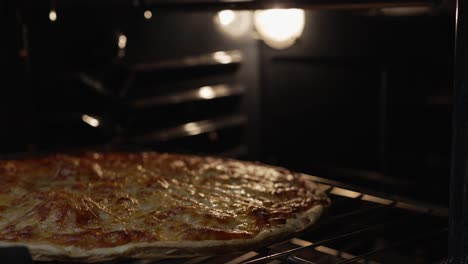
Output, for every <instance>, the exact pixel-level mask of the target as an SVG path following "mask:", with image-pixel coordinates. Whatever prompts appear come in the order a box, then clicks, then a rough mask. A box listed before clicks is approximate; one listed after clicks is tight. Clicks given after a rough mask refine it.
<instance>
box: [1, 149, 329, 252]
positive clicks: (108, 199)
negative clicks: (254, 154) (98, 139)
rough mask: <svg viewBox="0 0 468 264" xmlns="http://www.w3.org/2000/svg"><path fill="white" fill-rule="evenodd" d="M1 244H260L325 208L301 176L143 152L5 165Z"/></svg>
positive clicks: (243, 164)
mask: <svg viewBox="0 0 468 264" xmlns="http://www.w3.org/2000/svg"><path fill="white" fill-rule="evenodd" d="M0 186H2V189H1V190H0V215H1V216H0V240H3V241H22V242H25V241H27V242H31V243H34V242H37V243H41V242H42V243H43V242H44V241H45V242H49V243H54V244H58V245H75V246H80V247H83V248H96V247H112V246H116V245H123V244H126V243H130V242H151V241H182V240H197V241H198V240H229V239H239V238H242V239H247V238H253V237H255V235H256V234H258V233H259V232H260V231H262V230H265V229H269V228H271V227H272V226H274V225H281V224H284V223H285V222H286V219H287V218H291V217H294V216H295V214H296V213H299V212H301V211H305V210H307V209H309V208H311V207H312V206H314V205H316V204H318V203H326V202H327V200H326V198H324V197H323V196H320V195H318V191H317V190H311V189H308V188H306V184H305V183H304V181H303V180H302V179H301V178H300V177H299V176H298V175H296V174H294V173H291V172H289V171H287V170H284V169H279V168H273V167H267V166H263V165H258V164H254V163H246V162H239V161H233V160H221V159H215V158H202V157H194V156H183V155H170V154H157V153H142V154H119V153H107V154H100V153H88V154H84V155H80V156H68V155H56V156H49V157H45V158H41V159H35V160H23V161H3V162H0Z"/></svg>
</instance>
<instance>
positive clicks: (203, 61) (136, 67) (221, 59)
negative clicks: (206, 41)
mask: <svg viewBox="0 0 468 264" xmlns="http://www.w3.org/2000/svg"><path fill="white" fill-rule="evenodd" d="M241 61H242V53H241V52H240V51H239V50H230V51H218V52H214V53H208V54H202V55H198V56H190V57H185V58H181V59H174V60H162V61H156V62H142V63H136V64H132V65H129V66H128V68H129V69H130V70H133V71H157V70H171V69H182V68H188V67H198V66H211V65H223V64H239V63H240V62H241Z"/></svg>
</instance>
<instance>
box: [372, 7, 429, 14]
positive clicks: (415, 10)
mask: <svg viewBox="0 0 468 264" xmlns="http://www.w3.org/2000/svg"><path fill="white" fill-rule="evenodd" d="M379 11H380V13H381V14H383V15H386V16H420V15H429V14H432V13H433V12H434V8H433V7H432V6H399V7H385V8H382V9H380V10H379Z"/></svg>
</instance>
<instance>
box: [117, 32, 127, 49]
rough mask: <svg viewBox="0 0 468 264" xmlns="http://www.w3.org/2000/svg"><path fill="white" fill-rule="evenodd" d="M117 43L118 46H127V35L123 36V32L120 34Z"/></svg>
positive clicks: (122, 47) (123, 47)
mask: <svg viewBox="0 0 468 264" xmlns="http://www.w3.org/2000/svg"><path fill="white" fill-rule="evenodd" d="M118 45H119V48H121V49H125V47H126V46H127V36H125V35H124V34H120V35H119V43H118Z"/></svg>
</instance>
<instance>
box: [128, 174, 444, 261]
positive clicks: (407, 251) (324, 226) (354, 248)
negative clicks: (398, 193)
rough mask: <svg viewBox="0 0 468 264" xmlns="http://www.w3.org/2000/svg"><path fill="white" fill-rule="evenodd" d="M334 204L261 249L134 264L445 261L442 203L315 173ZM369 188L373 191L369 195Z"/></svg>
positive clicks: (311, 177) (315, 179) (316, 179)
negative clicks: (309, 224) (313, 221)
mask: <svg viewBox="0 0 468 264" xmlns="http://www.w3.org/2000/svg"><path fill="white" fill-rule="evenodd" d="M310 179H311V180H313V181H315V182H317V183H319V186H320V188H322V189H323V190H324V191H325V192H327V193H328V195H329V196H330V198H331V199H332V204H333V206H332V207H331V208H330V209H329V210H328V212H327V213H326V215H325V216H324V217H323V218H322V220H321V221H319V222H318V223H317V225H316V226H314V227H313V228H312V229H310V230H308V231H307V232H305V233H302V234H299V235H298V236H296V237H294V238H291V239H289V240H287V241H283V242H280V243H277V244H274V245H271V246H269V247H266V248H260V249H252V251H249V252H243V253H233V254H227V255H222V256H207V257H198V258H192V259H169V260H162V261H148V260H140V261H136V262H135V261H133V262H129V263H132V264H133V263H135V264H136V263H138V264H153V263H158V264H198V263H206V264H214V263H226V264H241V263H242V264H258V263H267V264H279V263H292V264H328V263H330V264H331V263H333V264H345V263H368V264H380V263H440V264H442V263H445V262H446V257H447V236H448V234H447V229H448V228H447V214H448V210H447V208H443V207H437V206H433V205H427V204H422V203H417V202H414V201H407V200H404V199H401V198H396V197H388V196H383V195H380V196H379V195H375V194H374V193H372V192H371V191H369V192H363V191H354V190H350V189H349V188H347V187H346V186H344V185H343V184H341V183H339V182H334V181H330V180H326V179H322V178H318V177H314V176H310ZM371 193H372V194H371Z"/></svg>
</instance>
